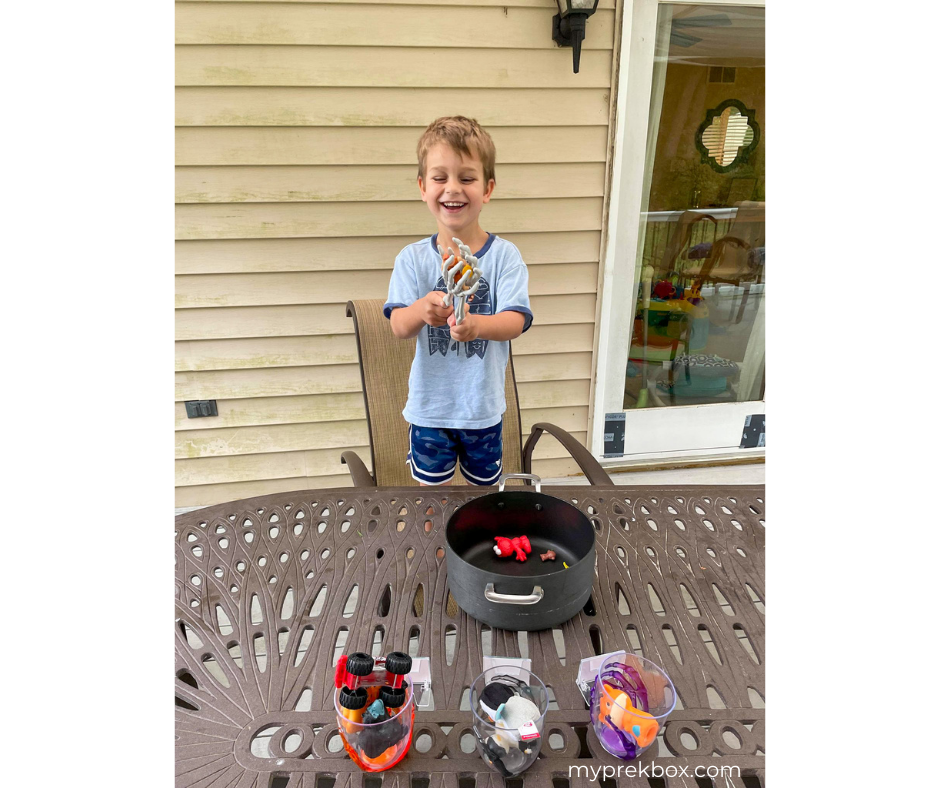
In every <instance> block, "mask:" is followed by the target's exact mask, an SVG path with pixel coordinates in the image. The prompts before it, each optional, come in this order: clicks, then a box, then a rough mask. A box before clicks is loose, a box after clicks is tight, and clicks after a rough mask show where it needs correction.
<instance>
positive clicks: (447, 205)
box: [441, 201, 467, 213]
mask: <svg viewBox="0 0 940 788" xmlns="http://www.w3.org/2000/svg"><path fill="white" fill-rule="evenodd" d="M441 206H443V208H444V210H445V211H447V212H448V213H457V212H458V211H461V210H463V209H464V208H465V207H466V206H467V203H465V202H449V201H448V202H442V203H441Z"/></svg>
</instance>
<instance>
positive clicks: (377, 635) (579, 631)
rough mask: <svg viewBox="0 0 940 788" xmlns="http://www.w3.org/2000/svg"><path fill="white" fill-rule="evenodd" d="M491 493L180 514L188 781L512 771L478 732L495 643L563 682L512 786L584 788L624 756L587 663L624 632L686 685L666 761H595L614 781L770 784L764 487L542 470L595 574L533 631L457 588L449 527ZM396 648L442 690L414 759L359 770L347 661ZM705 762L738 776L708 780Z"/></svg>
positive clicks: (180, 698)
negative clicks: (595, 704) (568, 614)
mask: <svg viewBox="0 0 940 788" xmlns="http://www.w3.org/2000/svg"><path fill="white" fill-rule="evenodd" d="M488 492H490V490H479V489H475V488H416V487H408V488H394V489H393V488H379V489H357V488H345V489H332V490H308V491H302V492H291V493H277V494H274V495H266V496H261V497H257V498H251V499H247V500H242V501H235V502H232V503H226V504H220V505H217V506H212V507H209V508H206V509H201V510H197V511H192V512H188V513H186V514H182V515H180V516H178V517H177V518H176V616H177V619H176V627H175V628H176V680H175V695H176V764H177V767H176V775H177V776H176V784H177V785H178V786H205V787H206V788H208V786H216V787H217V788H223V787H227V786H233V787H234V786H238V788H245V787H246V786H257V788H331V786H332V787H333V788H379V786H381V785H383V784H384V785H385V786H386V788H390V787H391V788H438V787H439V786H446V788H490V787H492V788H496V786H502V785H503V778H502V777H500V776H499V775H498V774H496V773H495V772H493V771H490V770H489V769H488V768H487V767H486V765H485V764H484V763H483V761H482V759H481V758H480V756H479V755H478V754H477V752H476V750H475V748H474V746H473V738H472V735H471V733H470V729H471V713H470V711H469V702H468V691H467V688H468V687H469V686H470V684H471V682H472V681H473V679H474V677H476V676H477V675H478V674H479V673H481V672H482V670H483V657H484V655H488V656H493V655H495V656H505V657H520V656H522V657H528V658H530V659H531V660H532V670H533V672H534V673H536V674H537V675H538V676H539V677H540V678H541V679H542V680H543V681H544V682H545V684H546V685H547V686H549V687H550V688H551V690H552V697H553V701H552V703H551V705H550V707H549V711H548V715H547V718H546V723H545V733H544V741H543V743H542V748H541V753H540V756H539V758H538V760H537V761H536V762H535V764H533V766H532V767H531V768H530V769H529V770H528V771H526V772H524V773H523V774H522V775H520V777H517V778H512V779H509V780H507V781H506V785H507V786H508V788H522V786H523V784H524V785H525V788H566V786H568V787H569V788H574V787H576V788H587V786H588V785H589V784H594V780H592V778H591V776H593V774H595V773H596V772H595V771H594V770H596V769H597V768H598V767H602V766H604V765H610V766H612V767H613V768H614V769H616V767H617V766H622V767H626V766H628V765H629V763H628V762H624V761H619V760H617V759H616V758H614V757H613V756H611V755H609V754H608V753H606V752H605V751H604V750H603V749H602V748H601V746H600V744H599V742H598V740H597V738H596V736H595V734H594V731H593V728H592V727H591V724H590V714H589V712H588V710H587V708H586V704H585V703H584V701H583V699H582V697H581V694H580V692H579V691H578V688H577V687H576V685H575V676H576V675H577V671H578V664H579V662H580V660H581V659H582V658H585V657H590V656H593V655H595V654H601V653H605V652H610V651H616V650H620V649H626V650H627V651H632V652H633V653H636V654H639V655H642V656H644V657H646V658H648V659H651V660H653V661H654V662H656V663H657V664H659V665H661V666H662V667H663V668H664V669H665V670H666V672H667V673H668V674H669V676H670V677H671V679H672V681H673V683H674V685H675V687H676V690H677V693H678V695H679V701H678V703H677V706H676V709H675V710H674V711H673V712H672V714H671V715H670V716H669V718H668V720H667V722H666V724H665V726H664V728H663V730H661V731H660V734H659V741H658V750H657V746H656V745H654V746H653V747H651V748H650V750H649V751H648V752H646V753H644V754H643V757H642V758H641V759H640V762H639V763H640V764H641V765H644V767H645V768H646V769H649V762H650V761H651V760H653V759H655V763H656V765H657V766H659V767H662V768H663V769H667V767H673V768H672V769H669V770H668V771H666V772H665V773H651V772H649V771H647V772H646V773H645V774H643V775H642V776H636V777H633V776H628V774H627V772H626V771H625V770H621V772H620V774H619V776H616V777H615V778H614V782H604V774H603V773H601V776H600V777H599V778H598V780H599V781H600V782H601V783H603V786H604V788H614V786H615V784H616V785H617V786H619V788H632V786H642V787H643V788H657V787H658V786H667V788H675V786H688V787H689V788H699V787H700V786H708V785H716V786H717V785H720V786H735V787H736V788H745V787H746V788H753V786H758V785H762V784H763V781H764V777H763V774H764V771H763V770H764V752H763V751H764V702H763V695H764V668H763V654H764V604H763V602H764V519H763V518H764V500H763V498H764V488H763V487H762V486H736V487H715V486H684V487H653V486H613V485H611V486H603V487H602V486H590V487H584V486H578V487H574V486H566V487H544V488H543V492H545V493H547V494H549V495H554V496H556V497H558V498H562V499H564V500H567V501H571V502H572V503H573V504H574V505H575V506H577V507H578V508H579V509H580V510H581V511H582V512H584V513H585V515H587V517H589V518H590V520H591V522H592V523H593V524H594V527H595V529H596V532H597V534H596V535H597V574H596V578H595V581H594V586H593V590H592V594H591V598H590V599H589V601H588V603H587V604H586V605H585V607H584V610H583V611H581V612H579V613H578V614H577V615H576V616H575V617H574V618H572V619H571V620H570V621H568V622H566V623H565V624H563V625H562V626H559V627H557V628H555V629H549V630H544V631H541V632H529V633H525V632H520V633H516V632H509V631H504V630H499V629H495V630H491V629H490V628H489V627H487V626H486V625H483V624H480V623H479V622H477V621H475V620H474V619H471V618H469V617H468V616H467V615H466V614H465V613H463V612H462V611H460V610H459V609H458V608H457V606H456V604H455V603H454V602H453V598H452V597H451V596H450V594H449V590H448V586H447V572H446V565H445V560H444V549H443V548H444V526H445V524H446V522H447V520H448V518H449V517H450V515H451V514H452V513H453V511H454V510H455V508H456V507H457V506H458V505H460V504H462V503H464V502H466V501H469V500H472V499H473V498H475V497H478V496H480V495H483V494H487V493H488ZM394 650H399V651H406V652H409V653H411V654H412V655H413V656H426V657H429V658H430V666H431V678H432V685H431V698H430V700H431V703H430V706H429V708H427V709H422V708H419V709H418V711H417V715H416V717H415V729H414V742H413V744H412V748H411V751H410V753H409V754H408V756H407V757H406V758H405V760H404V761H402V762H401V763H400V764H399V765H398V766H396V767H394V768H393V769H391V770H389V771H386V772H381V773H377V774H364V773H363V772H361V771H360V770H359V769H358V768H357V767H356V765H355V764H354V763H353V762H352V761H351V760H350V759H349V757H348V756H347V755H346V753H345V752H344V750H343V748H342V743H341V740H340V738H339V735H338V733H337V726H336V721H335V713H334V710H333V671H334V667H333V666H334V665H335V663H336V660H337V659H338V657H339V656H340V655H341V654H344V653H346V654H348V653H351V652H353V651H365V652H369V653H372V654H373V655H374V656H383V655H385V654H387V653H388V652H390V651H394ZM716 756H720V757H716ZM633 764H634V766H637V762H633ZM578 766H590V767H592V771H591V772H590V775H591V776H588V775H586V774H585V771H584V770H577V769H576V770H575V771H574V772H571V771H569V767H578ZM696 767H702V769H707V767H713V768H712V770H711V774H712V775H714V774H715V769H716V768H718V767H734V768H735V769H739V770H740V771H739V773H738V772H737V771H736V772H735V773H734V774H730V775H729V774H727V773H724V774H722V775H721V776H719V777H715V778H714V780H711V779H709V778H708V776H703V775H701V773H700V776H698V777H696V776H695V773H694V770H695V768H696ZM683 768H684V769H686V770H687V773H686V774H682V770H683ZM676 772H678V773H679V776H673V775H674V774H675V773H676ZM610 774H611V772H610V771H608V773H607V776H608V777H609V776H610ZM667 775H668V776H667Z"/></svg>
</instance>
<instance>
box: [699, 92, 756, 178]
mask: <svg viewBox="0 0 940 788" xmlns="http://www.w3.org/2000/svg"><path fill="white" fill-rule="evenodd" d="M758 142H760V126H758V125H757V121H756V120H754V110H752V109H748V108H747V107H745V106H744V104H743V103H741V102H740V101H738V100H737V99H727V100H726V101H722V102H721V104H719V105H718V106H717V107H715V109H710V110H708V111H707V112H706V113H705V120H704V121H703V122H702V125H701V126H699V127H698V131H697V132H695V147H696V148H698V149H699V152H700V153H701V154H702V163H703V164H708V165H709V166H711V168H712V169H713V170H716V171H717V172H729V171H730V170H733V169H734V168H735V167H737V166H739V165H741V164H744V163H745V162H746V161H747V157H748V156H749V155H750V154H751V152H752V151H753V150H754V149H755V148H756V147H757V143H758Z"/></svg>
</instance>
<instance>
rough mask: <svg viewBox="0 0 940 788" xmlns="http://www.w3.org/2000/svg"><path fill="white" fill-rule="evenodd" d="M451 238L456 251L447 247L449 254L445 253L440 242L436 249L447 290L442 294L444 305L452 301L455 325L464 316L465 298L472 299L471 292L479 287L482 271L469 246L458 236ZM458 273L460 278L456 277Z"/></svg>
mask: <svg viewBox="0 0 940 788" xmlns="http://www.w3.org/2000/svg"><path fill="white" fill-rule="evenodd" d="M451 240H452V241H453V242H454V243H455V244H457V249H458V251H457V252H456V253H455V252H454V250H453V249H451V248H450V247H448V248H447V252H449V253H450V254H449V255H448V254H446V253H445V252H444V249H443V247H442V246H441V245H440V244H438V245H437V250H438V251H439V252H440V253H441V257H442V258H443V260H442V262H441V275H442V276H443V277H444V286H445V288H446V290H447V294H446V295H445V296H444V306H450V304H451V302H453V304H454V318H455V320H456V325H460V324H461V323H462V322H463V319H464V317H465V316H466V308H467V300H468V299H470V300H472V299H473V294H474V293H475V292H476V291H477V289H478V288H479V287H480V281H481V280H482V278H483V272H482V271H481V270H480V269H479V268H478V267H477V259H476V257H474V256H473V253H472V252H471V251H470V247H469V246H467V245H466V244H465V243H464V242H463V241H461V240H460V239H459V238H452V239H451ZM458 275H459V276H460V279H457V276H458Z"/></svg>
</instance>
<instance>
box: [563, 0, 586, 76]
mask: <svg viewBox="0 0 940 788" xmlns="http://www.w3.org/2000/svg"><path fill="white" fill-rule="evenodd" d="M555 2H556V3H557V4H558V13H557V14H555V16H554V17H552V39H553V40H554V41H555V43H556V44H558V46H562V47H572V49H573V53H572V54H573V58H574V73H575V74H577V73H578V65H579V63H580V62H581V42H582V41H584V31H585V28H586V27H587V18H588V17H589V16H590V15H591V14H593V13H594V12H595V11H596V10H597V0H555Z"/></svg>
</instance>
